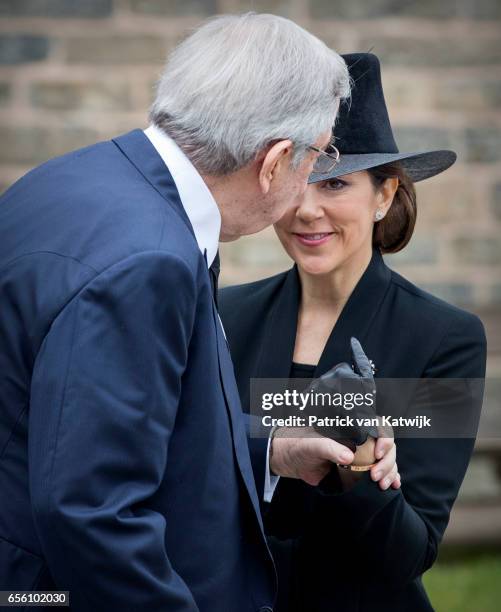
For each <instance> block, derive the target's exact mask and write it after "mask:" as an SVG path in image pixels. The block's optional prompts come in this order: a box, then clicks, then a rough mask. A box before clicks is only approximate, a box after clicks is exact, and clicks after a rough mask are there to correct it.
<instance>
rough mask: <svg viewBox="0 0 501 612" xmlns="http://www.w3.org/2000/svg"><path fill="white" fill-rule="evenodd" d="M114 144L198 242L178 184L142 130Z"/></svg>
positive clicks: (125, 135)
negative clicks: (170, 207)
mask: <svg viewBox="0 0 501 612" xmlns="http://www.w3.org/2000/svg"><path fill="white" fill-rule="evenodd" d="M112 142H113V143H115V145H116V146H117V147H118V148H119V149H120V151H121V152H122V153H123V154H124V155H125V157H127V159H128V160H129V161H130V162H131V163H132V164H133V165H134V166H135V167H136V169H137V170H138V171H139V172H140V173H141V174H142V175H143V177H144V178H145V179H146V180H147V181H148V183H150V184H151V185H152V187H153V188H154V189H155V190H156V191H158V193H159V194H160V195H161V196H162V197H163V198H164V199H165V200H167V202H168V203H169V204H170V205H171V206H172V208H173V209H174V210H175V212H176V213H177V214H178V215H179V216H180V217H181V219H182V220H183V221H184V223H185V224H186V226H187V227H188V229H189V230H190V232H191V234H192V236H193V238H195V240H196V236H195V232H194V231H193V226H192V224H191V221H190V219H189V217H188V215H187V213H186V210H185V209H184V206H183V203H182V202H181V198H180V197H179V192H178V190H177V187H176V183H175V182H174V179H173V178H172V175H171V173H170V171H169V169H168V168H167V166H166V165H165V163H164V162H163V160H162V158H161V157H160V155H159V154H158V152H157V151H156V149H155V147H154V146H153V145H152V144H151V142H150V140H149V139H148V137H147V136H146V135H145V134H144V132H143V131H142V130H132V131H131V132H128V133H127V134H123V135H122V136H118V137H117V138H113V140H112Z"/></svg>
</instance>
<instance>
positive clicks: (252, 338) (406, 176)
mask: <svg viewBox="0 0 501 612" xmlns="http://www.w3.org/2000/svg"><path fill="white" fill-rule="evenodd" d="M345 60H346V62H347V64H348V65H349V67H350V74H351V77H352V79H353V81H354V87H353V92H352V99H351V101H350V104H348V105H346V107H344V108H343V109H342V110H341V113H340V119H339V126H336V145H337V146H338V147H339V150H340V152H341V159H340V162H339V163H338V164H337V165H336V166H334V167H333V168H332V169H331V170H330V171H329V172H324V173H323V174H317V173H315V174H313V175H312V177H311V179H310V183H311V184H310V185H309V187H308V190H307V193H306V195H305V198H304V201H303V202H302V203H301V204H300V206H299V207H297V208H296V209H293V210H291V211H289V212H288V213H287V214H286V215H285V216H284V217H283V218H282V219H281V220H280V221H279V222H278V223H277V224H276V225H275V230H276V233H277V235H278V237H279V239H280V241H281V243H282V245H283V246H284V248H285V250H286V251H287V253H288V254H289V255H290V257H291V258H292V259H293V260H294V262H295V265H294V267H293V268H292V269H290V270H289V271H287V272H284V273H282V274H278V275H276V276H273V277H271V278H267V279H264V280H262V281H258V282H254V283H250V284H246V285H241V286H237V287H230V288H227V289H223V290H222V291H221V293H220V300H219V303H220V311H221V317H222V320H223V323H224V326H225V330H226V333H227V337H228V341H229V344H230V348H231V353H232V357H233V362H234V364H235V368H236V374H237V381H238V384H239V391H240V394H241V397H242V405H243V407H244V410H248V407H249V379H250V378H251V377H257V378H268V377H270V378H288V377H301V376H308V377H318V376H320V375H322V374H323V373H325V372H326V371H327V370H329V369H330V368H331V367H332V366H333V365H335V364H337V363H339V362H343V361H345V362H346V361H347V362H350V338H351V337H352V336H356V337H357V338H358V339H359V340H360V342H361V343H362V346H363V347H364V349H365V351H366V353H367V355H368V356H369V358H370V359H371V360H372V363H373V366H374V371H375V376H376V380H377V378H378V377H379V378H412V379H415V378H483V377H484V374H485V355H486V344H485V335H484V330H483V326H482V324H481V322H480V321H479V319H478V318H477V317H475V316H474V315H472V314H469V313H467V312H464V311H462V310H460V309H458V308H456V307H454V306H451V305H449V304H446V303H445V302H443V301H441V300H439V299H437V298H435V297H433V296H431V295H430V294H428V293H425V292H424V291H422V290H420V289H419V288H418V287H416V286H414V285H412V284H411V283H410V282H408V281H407V280H405V279H404V278H402V277H401V276H400V275H398V274H396V273H394V272H393V271H391V270H390V269H389V268H388V267H387V266H386V264H385V263H384V260H383V258H382V256H381V254H382V253H393V252H397V251H399V250H401V249H402V248H404V247H405V246H406V244H407V243H408V242H409V240H410V238H411V235H412V232H413V229H414V223H415V217H416V202H415V191H414V186H413V181H418V180H422V179H425V178H428V177H431V176H433V175H435V174H438V173H439V172H442V171H443V170H445V169H447V168H448V167H449V166H450V165H451V164H452V163H453V162H454V161H455V157H456V156H455V154H454V153H453V152H451V151H435V152H427V153H419V154H416V153H414V154H413V153H399V152H398V149H397V147H396V144H395V141H394V139H393V135H392V131H391V126H390V123H389V118H388V114H387V111H386V106H385V102H384V96H383V91H382V85H381V77H380V68H379V62H378V60H377V58H376V57H375V56H374V55H372V54H353V55H348V56H345ZM324 157H325V156H324ZM472 408H473V409H479V406H478V405H476V406H472ZM396 445H397V461H398V467H399V473H400V475H401V487H400V488H398V487H396V488H393V487H388V488H387V489H386V490H381V489H380V487H378V486H377V484H376V483H375V482H372V480H371V479H370V476H369V473H368V472H361V473H356V474H355V475H353V476H351V475H350V477H349V478H347V477H345V476H344V475H343V474H341V477H340V472H341V470H339V469H337V468H335V469H333V471H332V472H331V474H330V475H329V476H328V477H327V478H326V479H325V482H323V483H322V485H323V486H318V487H310V486H308V485H306V484H305V483H303V482H300V481H295V480H290V479H285V478H282V479H281V480H280V482H279V484H278V487H277V489H276V491H275V494H274V496H273V500H272V503H271V504H270V506H269V508H268V509H267V511H266V515H265V525H266V529H267V532H268V534H269V535H270V545H271V547H272V549H273V551H274V553H275V556H276V561H277V569H278V574H279V580H280V596H279V601H278V604H277V608H276V610H277V612H280V611H285V610H287V611H288V612H290V611H291V610H295V611H299V610H301V611H303V612H318V611H323V612H327V611H332V610H342V611H343V612H350V611H360V612H362V611H370V612H374V611H384V612H390V611H397V610H398V611H406V612H408V611H425V610H432V607H431V604H430V602H429V600H428V598H427V595H426V593H425V591H424V588H423V586H422V583H421V575H422V574H423V572H425V571H426V570H427V569H428V568H429V567H431V565H432V564H433V562H434V560H435V559H436V556H437V551H438V545H439V543H440V540H441V538H442V535H443V533H444V530H445V528H446V526H447V523H448V519H449V513H450V510H451V507H452V504H453V502H454V500H455V498H456V496H457V493H458V490H459V487H460V485H461V482H462V480H463V477H464V474H465V471H466V468H467V466H468V462H469V459H470V456H471V453H472V450H473V445H474V439H473V438H461V439H457V438H456V439H454V438H443V439H437V438H421V439H412V438H402V439H397V442H396ZM372 459H375V458H372ZM340 551H341V553H340ZM339 554H341V556H342V558H343V562H342V563H341V564H334V563H333V559H334V558H338V557H339Z"/></svg>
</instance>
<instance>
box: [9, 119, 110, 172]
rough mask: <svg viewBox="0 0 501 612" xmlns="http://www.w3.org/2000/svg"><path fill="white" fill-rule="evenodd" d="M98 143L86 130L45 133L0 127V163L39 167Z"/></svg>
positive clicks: (62, 130) (55, 130)
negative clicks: (47, 161) (64, 154)
mask: <svg viewBox="0 0 501 612" xmlns="http://www.w3.org/2000/svg"><path fill="white" fill-rule="evenodd" d="M97 140H98V135H97V133H95V132H94V131H93V130H89V129H85V128H61V129H46V128H42V127H34V126H30V127H28V126H22V127H12V126H6V125H4V126H0V142H1V143H2V146H1V147H0V163H11V164H37V163H41V162H43V161H46V160H48V159H50V158H51V157H56V156H57V155H62V154H63V153H67V152H68V151H72V150H73V149H78V148H80V147H84V146H86V145H89V144H91V143H93V142H96V141H97Z"/></svg>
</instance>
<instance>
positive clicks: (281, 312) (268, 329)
mask: <svg viewBox="0 0 501 612" xmlns="http://www.w3.org/2000/svg"><path fill="white" fill-rule="evenodd" d="M300 294H301V286H300V283H299V276H298V273H297V268H296V266H294V267H293V268H291V269H290V270H289V271H288V272H287V274H286V275H285V277H284V282H283V285H282V288H281V290H280V291H279V292H278V297H277V299H276V300H275V302H274V304H273V306H272V309H271V311H270V312H269V313H268V316H267V318H266V319H265V321H266V323H265V329H264V333H263V340H262V344H261V350H260V352H259V355H258V358H257V364H256V376H255V377H256V378H288V377H289V373H290V366H291V362H292V357H293V355H294V344H295V341H296V328H297V317H298V312H299V298H300ZM265 316H266V313H265ZM257 324H258V325H259V322H257Z"/></svg>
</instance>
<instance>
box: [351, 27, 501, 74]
mask: <svg viewBox="0 0 501 612" xmlns="http://www.w3.org/2000/svg"><path fill="white" fill-rule="evenodd" d="M358 47H359V49H370V48H371V47H373V48H374V53H376V54H377V55H378V57H379V59H380V60H381V63H382V65H383V66H385V65H386V66H390V65H395V66H404V67H406V68H412V66H424V67H427V68H429V67H447V66H487V65H490V64H498V63H499V62H501V37H500V36H496V37H494V36H493V37H482V38H476V37H474V36H471V37H462V36H457V37H450V36H448V37H446V36H438V35H437V37H434V38H418V37H412V36H400V35H399V36H384V37H383V36H378V35H377V34H374V35H371V36H362V37H361V40H360V41H359V44H358Z"/></svg>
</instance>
